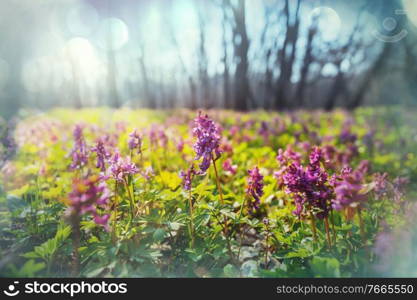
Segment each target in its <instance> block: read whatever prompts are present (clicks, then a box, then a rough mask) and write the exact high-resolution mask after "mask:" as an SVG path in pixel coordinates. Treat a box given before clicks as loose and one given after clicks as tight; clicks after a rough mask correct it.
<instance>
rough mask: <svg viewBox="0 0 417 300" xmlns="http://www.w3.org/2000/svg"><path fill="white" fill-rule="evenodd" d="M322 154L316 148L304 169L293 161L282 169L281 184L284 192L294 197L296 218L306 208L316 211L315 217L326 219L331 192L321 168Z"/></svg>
mask: <svg viewBox="0 0 417 300" xmlns="http://www.w3.org/2000/svg"><path fill="white" fill-rule="evenodd" d="M322 160H323V154H322V151H321V149H320V148H318V147H316V148H315V149H314V150H313V151H312V152H311V154H310V158H309V164H308V165H307V166H306V167H304V166H303V165H302V164H301V163H300V162H298V161H295V162H292V163H290V164H289V166H288V167H284V168H285V169H284V171H283V172H282V183H283V185H284V186H285V188H286V192H287V193H288V194H291V195H292V196H293V197H294V202H295V206H296V209H295V211H294V212H293V213H294V214H295V215H297V216H301V215H302V214H303V213H305V209H306V206H307V207H309V208H310V209H313V210H316V211H317V217H319V218H325V217H327V215H328V213H329V210H330V209H331V207H330V205H331V200H332V199H333V190H332V188H331V185H330V183H329V176H328V174H327V172H326V171H325V170H324V169H323V168H322V167H321V162H322Z"/></svg>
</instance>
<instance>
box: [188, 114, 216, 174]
mask: <svg viewBox="0 0 417 300" xmlns="http://www.w3.org/2000/svg"><path fill="white" fill-rule="evenodd" d="M193 135H194V136H195V137H197V141H196V142H195V144H194V147H193V148H194V151H195V153H196V157H195V160H199V159H201V158H203V161H202V162H201V163H200V165H199V167H200V169H201V172H206V171H207V169H208V168H209V167H210V162H211V160H213V159H217V158H219V157H220V149H219V147H220V139H221V136H220V129H219V127H218V126H217V125H216V124H215V123H214V121H213V120H211V119H210V118H209V117H208V115H202V114H201V112H199V114H198V116H197V118H195V120H194V128H193ZM213 155H215V157H214V156H213Z"/></svg>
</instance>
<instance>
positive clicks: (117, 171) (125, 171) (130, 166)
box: [109, 152, 139, 182]
mask: <svg viewBox="0 0 417 300" xmlns="http://www.w3.org/2000/svg"><path fill="white" fill-rule="evenodd" d="M138 172H139V169H138V168H137V167H136V165H135V164H134V163H133V162H131V160H130V157H129V156H127V157H126V158H124V159H123V158H121V157H120V154H119V152H116V153H115V154H114V155H113V157H112V158H111V159H110V167H109V173H110V176H111V177H112V178H113V179H115V180H117V181H119V182H123V181H124V180H126V176H127V175H134V174H137V173H138Z"/></svg>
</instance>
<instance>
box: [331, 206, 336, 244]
mask: <svg viewBox="0 0 417 300" xmlns="http://www.w3.org/2000/svg"><path fill="white" fill-rule="evenodd" d="M330 222H331V223H332V231H333V243H334V244H336V237H337V235H336V229H335V227H334V214H333V210H330Z"/></svg>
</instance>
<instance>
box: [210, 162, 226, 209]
mask: <svg viewBox="0 0 417 300" xmlns="http://www.w3.org/2000/svg"><path fill="white" fill-rule="evenodd" d="M211 160H212V161H213V168H214V175H215V177H216V184H217V191H218V192H219V197H220V203H221V204H224V201H223V192H222V187H221V185H220V179H219V174H218V173H217V167H216V161H215V160H214V158H213V156H212V157H211Z"/></svg>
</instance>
